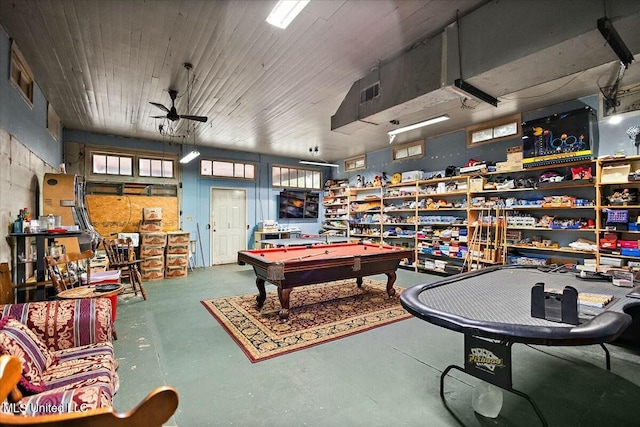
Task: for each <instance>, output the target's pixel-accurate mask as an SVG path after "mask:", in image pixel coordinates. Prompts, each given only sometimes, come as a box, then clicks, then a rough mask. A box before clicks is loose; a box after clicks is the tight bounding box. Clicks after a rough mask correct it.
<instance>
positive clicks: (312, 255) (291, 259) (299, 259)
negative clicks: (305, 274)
mask: <svg viewBox="0 0 640 427" xmlns="http://www.w3.org/2000/svg"><path fill="white" fill-rule="evenodd" d="M336 251H337V249H334V250H332V251H329V250H326V251H322V252H316V253H315V254H308V255H304V256H299V257H298V256H294V257H291V258H287V259H283V260H281V261H278V262H287V261H293V260H294V259H297V260H298V261H302V260H303V259H305V258H311V257H314V256H318V255H326V254H330V253H331V252H336Z"/></svg>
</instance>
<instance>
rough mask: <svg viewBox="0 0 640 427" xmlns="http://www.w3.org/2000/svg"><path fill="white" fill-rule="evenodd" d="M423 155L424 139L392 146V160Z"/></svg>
mask: <svg viewBox="0 0 640 427" xmlns="http://www.w3.org/2000/svg"><path fill="white" fill-rule="evenodd" d="M422 156H424V140H422V139H421V140H419V141H413V142H408V143H406V144H402V145H398V146H396V147H393V160H405V159H411V158H414V157H422Z"/></svg>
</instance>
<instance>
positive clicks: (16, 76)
mask: <svg viewBox="0 0 640 427" xmlns="http://www.w3.org/2000/svg"><path fill="white" fill-rule="evenodd" d="M11 82H13V84H14V85H15V86H16V87H17V88H18V90H19V91H20V94H21V95H22V97H23V98H24V99H25V101H27V102H28V103H29V105H31V106H33V74H31V71H29V67H27V63H26V61H25V60H24V58H23V57H22V54H21V53H20V51H19V50H18V47H17V46H16V45H15V43H13V44H12V45H11Z"/></svg>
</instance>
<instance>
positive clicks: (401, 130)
mask: <svg viewBox="0 0 640 427" xmlns="http://www.w3.org/2000/svg"><path fill="white" fill-rule="evenodd" d="M449 119H450V117H449V115H448V114H443V115H441V116H437V117H433V118H431V119H429V120H424V121H422V122H418V123H414V124H412V125H408V126H403V127H401V128H398V129H394V130H390V131H389V132H387V133H388V134H389V136H390V137H391V136H394V135H398V134H399V133H404V132H409V131H410V130H414V129H418V128H421V127H425V126H429V125H433V124H436V123H440V122H444V121H445V120H449ZM391 142H393V139H391V141H390V142H389V143H391Z"/></svg>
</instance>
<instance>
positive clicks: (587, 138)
mask: <svg viewBox="0 0 640 427" xmlns="http://www.w3.org/2000/svg"><path fill="white" fill-rule="evenodd" d="M522 135H523V136H522V165H523V167H525V168H530V167H534V166H544V165H554V164H559V163H569V162H575V161H579V160H589V159H592V158H594V157H595V156H596V152H597V136H598V131H597V116H596V113H595V111H594V110H593V109H592V108H590V107H585V108H580V109H577V110H572V111H567V112H565V113H559V114H554V115H552V116H548V117H543V118H540V119H535V120H530V121H528V122H524V123H523V124H522Z"/></svg>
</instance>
